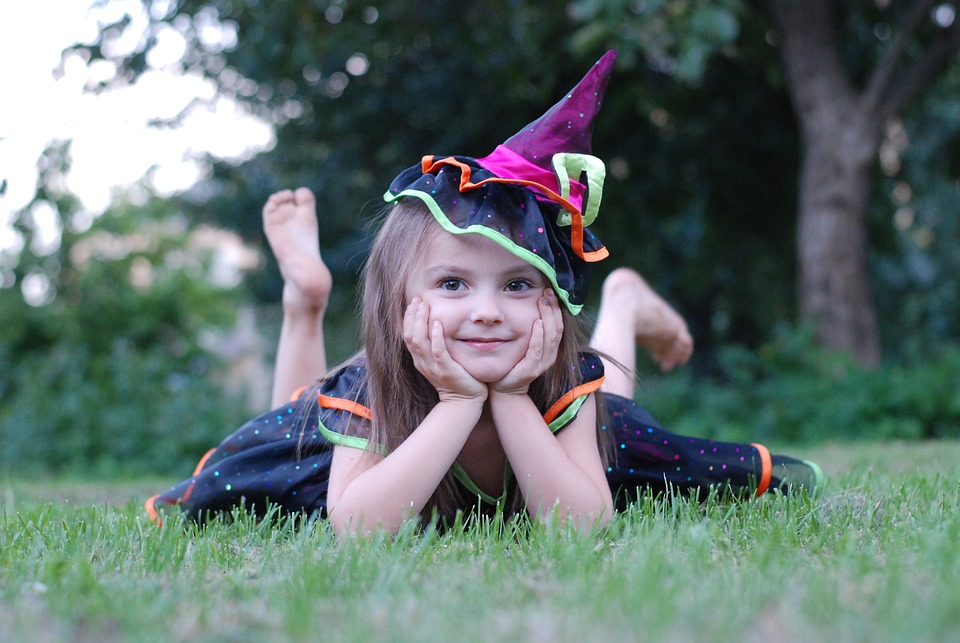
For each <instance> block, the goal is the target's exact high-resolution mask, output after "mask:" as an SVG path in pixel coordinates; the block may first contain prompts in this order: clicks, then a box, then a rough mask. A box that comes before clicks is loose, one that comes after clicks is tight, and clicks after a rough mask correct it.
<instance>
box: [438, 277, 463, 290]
mask: <svg viewBox="0 0 960 643" xmlns="http://www.w3.org/2000/svg"><path fill="white" fill-rule="evenodd" d="M440 288H442V289H443V290H460V289H462V288H463V282H462V281H461V280H459V279H454V278H450V279H443V280H442V281H441V282H440Z"/></svg>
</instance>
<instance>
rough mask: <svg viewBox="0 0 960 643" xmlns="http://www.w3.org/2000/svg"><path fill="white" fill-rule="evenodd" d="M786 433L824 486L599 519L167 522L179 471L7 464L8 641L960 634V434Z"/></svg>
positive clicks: (2, 582) (0, 506)
mask: <svg viewBox="0 0 960 643" xmlns="http://www.w3.org/2000/svg"><path fill="white" fill-rule="evenodd" d="M792 451H793V452H796V453H797V454H798V455H801V456H803V457H809V458H812V459H815V460H817V461H819V462H820V463H821V464H822V465H823V468H824V470H825V471H826V473H827V475H828V477H829V481H828V484H827V486H826V488H825V489H824V490H823V492H822V493H821V494H820V495H818V496H817V497H816V498H812V499H811V498H806V497H782V496H780V497H778V496H769V497H765V498H763V499H760V500H758V501H752V502H742V503H739V502H738V503H734V504H723V503H717V502H708V503H706V504H705V505H703V506H698V505H696V504H692V503H689V502H687V501H685V500H683V499H652V498H648V499H646V500H645V501H642V502H640V503H638V504H637V505H636V506H635V507H634V508H633V509H632V510H631V511H629V512H627V513H624V514H622V515H620V516H617V517H616V518H615V519H614V520H613V521H612V523H611V524H610V526H609V527H608V528H607V529H605V530H604V531H602V532H599V533H593V534H588V535H581V534H578V533H574V532H571V531H569V530H563V529H559V528H551V527H535V528H534V527H531V526H530V525H529V524H528V523H527V522H526V521H516V522H508V523H507V524H506V525H504V526H501V527H500V528H497V527H496V526H495V525H494V524H491V523H489V522H488V523H485V524H480V525H478V526H474V527H471V528H467V529H454V530H452V531H451V532H449V533H447V534H445V535H437V534H436V533H434V532H432V531H428V532H427V533H425V534H416V533H413V532H412V530H411V532H409V533H402V534H401V535H400V536H399V537H397V538H396V539H392V540H388V539H373V540H368V541H345V542H337V541H336V540H335V539H334V538H333V537H332V535H331V532H330V530H329V529H328V528H327V526H326V525H325V524H323V523H321V522H317V523H308V524H302V525H295V524H293V522H292V521H286V522H282V523H280V524H277V523H276V522H270V523H267V522H261V523H256V522H255V521H253V520H251V519H249V518H248V517H240V518H239V519H238V520H236V521H233V522H230V523H228V524H217V525H212V526H210V527H208V528H206V529H202V530H201V529H196V528H194V527H192V526H190V525H184V524H182V523H178V522H177V521H176V520H169V521H167V523H166V524H165V526H164V527H163V528H158V527H156V526H154V525H153V524H152V523H150V522H149V521H148V520H146V519H145V517H144V515H143V513H142V510H141V503H142V500H143V498H144V497H145V496H146V495H148V494H149V493H150V492H153V491H156V490H159V489H160V488H162V487H163V486H164V485H165V484H166V483H167V482H170V481H140V482H137V483H136V484H129V483H127V484H124V483H119V482H108V483H96V482H90V481H76V480H59V481H37V482H33V481H26V480H19V479H17V478H15V477H14V478H11V479H8V480H7V481H6V482H3V483H0V601H2V603H0V640H3V641H20V640H23V641H64V640H71V641H114V640H123V641H127V640H130V641H180V640H183V641H247V640H250V641H263V640H270V641H304V640H323V641H364V642H367V641H379V640H383V641H416V640H423V641H426V640H430V641H445V640H456V641H490V640H508V641H577V642H579V641H758V642H766V641H951V640H952V641H960V582H958V579H960V513H958V508H960V476H958V463H960V443H957V442H926V443H859V444H853V445H843V446H841V445H825V446H816V447H808V448H801V449H792Z"/></svg>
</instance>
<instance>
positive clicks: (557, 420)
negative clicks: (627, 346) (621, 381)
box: [543, 353, 604, 433]
mask: <svg viewBox="0 0 960 643" xmlns="http://www.w3.org/2000/svg"><path fill="white" fill-rule="evenodd" d="M580 377H581V379H582V383H581V384H578V385H577V386H575V387H574V388H572V389H571V390H569V391H567V392H566V393H565V394H564V395H562V396H561V397H560V399H559V400H557V401H556V402H554V403H553V405H552V406H551V407H550V408H549V409H547V411H546V412H545V413H544V414H543V419H544V421H545V422H546V423H547V426H549V427H550V430H551V431H553V432H554V433H556V432H557V431H559V430H560V429H562V428H563V427H565V426H567V425H568V424H570V422H572V421H573V419H574V418H575V417H577V413H578V412H579V411H580V407H581V406H582V405H583V403H584V402H585V401H586V400H587V397H588V396H589V395H590V394H591V393H596V392H597V391H598V390H600V385H601V384H603V377H604V375H603V362H602V361H600V357H599V356H597V355H595V354H593V353H581V354H580Z"/></svg>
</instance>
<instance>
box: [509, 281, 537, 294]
mask: <svg viewBox="0 0 960 643" xmlns="http://www.w3.org/2000/svg"><path fill="white" fill-rule="evenodd" d="M531 287H532V284H531V283H530V282H529V281H527V280H526V279H514V280H513V281H511V282H509V283H507V291H508V292H522V291H524V290H526V289H527V288H531Z"/></svg>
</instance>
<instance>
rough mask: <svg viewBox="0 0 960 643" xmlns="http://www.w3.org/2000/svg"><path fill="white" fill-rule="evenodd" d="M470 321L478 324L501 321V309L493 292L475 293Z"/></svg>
mask: <svg viewBox="0 0 960 643" xmlns="http://www.w3.org/2000/svg"><path fill="white" fill-rule="evenodd" d="M470 321H472V322H475V323H478V324H498V323H500V322H502V321H503V309H502V308H501V306H500V300H499V298H498V297H497V296H496V295H495V294H481V293H477V295H476V296H475V298H474V301H473V310H472V311H471V314H470Z"/></svg>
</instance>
